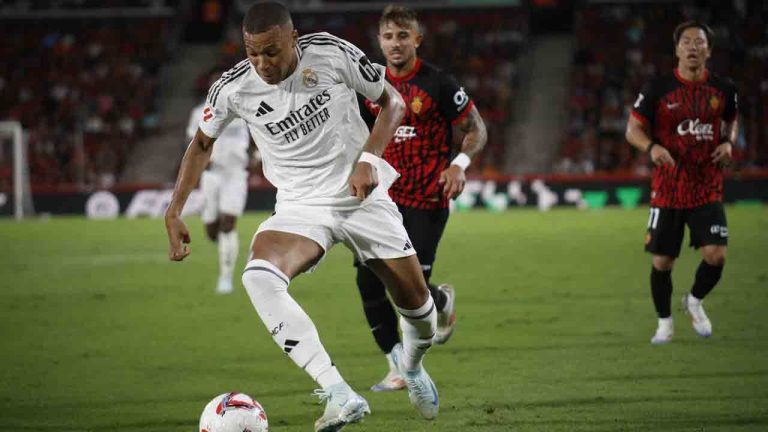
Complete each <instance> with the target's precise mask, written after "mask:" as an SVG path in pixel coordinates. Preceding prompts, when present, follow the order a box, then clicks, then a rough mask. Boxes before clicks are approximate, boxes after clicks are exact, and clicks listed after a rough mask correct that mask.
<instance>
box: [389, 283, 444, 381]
mask: <svg viewBox="0 0 768 432" xmlns="http://www.w3.org/2000/svg"><path fill="white" fill-rule="evenodd" d="M397 311H398V312H399V313H400V328H401V329H402V331H403V352H404V357H405V358H404V359H403V361H404V363H405V368H406V369H407V370H418V369H420V368H421V359H422V358H423V357H424V354H426V353H427V350H428V349H429V347H431V346H432V338H433V337H434V336H435V329H436V328H437V309H436V308H435V302H434V301H433V300H432V296H428V297H427V301H426V303H424V305H422V306H421V307H420V308H418V309H403V308H401V307H398V308H397Z"/></svg>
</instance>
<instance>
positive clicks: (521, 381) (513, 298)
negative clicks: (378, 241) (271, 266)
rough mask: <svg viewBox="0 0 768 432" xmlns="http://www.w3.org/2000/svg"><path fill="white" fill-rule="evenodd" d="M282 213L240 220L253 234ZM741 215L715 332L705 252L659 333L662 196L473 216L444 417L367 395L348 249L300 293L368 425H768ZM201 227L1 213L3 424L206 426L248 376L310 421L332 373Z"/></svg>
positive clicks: (368, 358) (767, 275)
mask: <svg viewBox="0 0 768 432" xmlns="http://www.w3.org/2000/svg"><path fill="white" fill-rule="evenodd" d="M266 216H267V215H266V214H249V215H247V216H246V217H244V218H243V219H242V220H240V222H239V232H240V239H241V246H243V250H245V248H246V247H247V245H248V242H249V241H250V237H251V234H252V232H253V231H254V230H255V228H256V227H257V226H258V223H259V222H260V221H261V220H262V219H263V218H265V217H266ZM728 218H729V231H730V233H731V239H730V241H731V245H730V249H729V251H728V264H727V266H726V270H725V273H724V277H723V279H722V281H721V283H720V285H719V286H718V287H717V288H716V289H715V291H714V292H713V293H712V295H711V297H710V298H708V299H707V302H706V304H705V305H706V307H707V311H708V313H709V315H710V317H711V319H712V321H713V324H714V335H713V337H712V338H711V339H709V340H702V339H699V338H698V337H697V336H696V335H695V334H694V332H693V330H692V329H691V327H690V323H689V322H688V319H687V317H686V316H685V315H683V314H682V313H681V312H679V311H678V310H677V306H678V305H679V300H680V297H681V296H682V294H683V293H684V292H686V291H687V290H688V289H689V288H690V285H691V282H692V278H693V273H694V271H695V268H696V265H697V263H698V262H699V259H700V258H699V255H698V253H697V252H695V251H693V250H691V249H688V248H686V249H685V250H684V251H683V254H682V256H681V258H680V260H679V261H678V263H677V267H676V270H675V272H674V282H675V291H674V305H675V312H674V317H675V319H676V322H675V330H676V335H675V339H674V341H673V343H672V344H670V345H667V346H661V347H654V346H651V345H650V344H649V339H650V337H651V335H652V333H653V330H654V328H655V317H654V313H653V307H652V303H651V300H650V293H649V291H650V289H649V287H648V279H649V269H650V258H649V256H648V255H646V254H644V253H643V251H642V246H643V239H644V235H645V224H646V221H647V210H634V211H627V210H621V209H607V210H602V211H586V212H580V211H576V210H554V211H552V212H549V213H538V212H536V211H533V210H512V211H508V212H504V213H488V212H484V211H473V212H469V213H457V214H454V215H453V216H452V217H451V220H450V222H449V225H448V229H447V231H446V234H445V237H444V239H443V242H442V244H441V246H440V250H439V252H438V260H437V265H436V269H435V275H434V280H435V281H436V282H444V281H450V282H452V283H453V284H455V286H456V288H457V299H458V301H457V308H458V309H457V310H458V327H457V330H456V333H455V334H454V336H453V339H451V341H450V342H449V343H448V344H447V345H445V346H439V347H434V348H433V349H432V351H430V353H429V354H428V356H427V358H426V363H425V364H426V366H427V368H428V370H429V371H430V374H431V375H432V377H433V378H434V379H435V381H436V383H437V386H438V388H439V390H440V397H441V412H440V416H439V417H438V419H437V420H436V421H434V422H427V421H424V420H422V419H420V418H419V417H418V414H417V413H416V411H415V410H414V409H412V407H411V406H410V405H409V403H408V398H407V394H406V393H405V392H399V393H395V394H374V393H371V392H370V391H368V390H367V389H368V387H369V386H370V385H372V384H373V383H374V382H376V381H377V380H378V379H379V378H381V377H382V376H383V374H384V372H385V363H384V359H383V356H381V355H380V354H379V353H378V351H377V348H376V345H375V344H374V342H373V339H372V337H371V336H370V331H369V329H368V328H367V326H366V324H365V319H364V317H363V313H362V309H361V307H360V300H359V297H358V294H357V290H356V288H355V286H354V274H353V269H352V266H351V262H352V258H351V254H350V253H349V252H348V251H347V250H346V249H345V248H344V247H343V246H337V247H336V248H334V249H333V251H332V252H331V253H330V254H329V256H328V257H326V259H325V260H324V262H323V263H322V265H321V266H320V268H319V270H318V271H317V272H316V273H315V274H312V275H304V276H301V277H299V278H298V279H296V280H295V281H294V283H293V284H292V286H291V292H292V293H293V295H294V296H295V297H296V299H297V300H298V301H299V302H300V303H301V304H302V305H303V306H304V308H305V309H306V311H307V312H308V313H309V315H310V316H311V317H312V318H313V320H314V322H315V323H316V325H317V327H318V329H319V331H320V335H321V338H322V340H323V342H324V344H325V346H326V348H327V349H328V351H329V352H330V354H331V356H332V358H333V359H334V361H335V362H336V364H337V365H338V367H339V369H340V370H341V372H342V374H343V375H344V376H345V377H346V378H347V380H348V381H349V382H350V383H351V384H352V385H353V387H355V388H356V389H358V390H359V391H360V392H361V393H362V394H363V396H364V397H366V398H367V399H368V401H369V402H370V405H371V408H372V410H373V415H372V416H370V417H368V418H367V419H366V420H365V422H364V423H362V424H360V425H354V426H350V427H348V428H347V430H349V431H350V432H352V431H361V432H362V431H370V432H377V431H387V432H391V431H394V432H400V431H440V432H448V431H617V430H625V431H633V430H642V431H647V430H681V431H715V430H719V431H745V430H754V431H765V430H768V210H766V207H749V208H747V207H742V208H739V207H730V208H728ZM187 222H188V225H189V226H190V229H191V230H192V235H193V243H192V245H191V246H192V251H193V252H192V255H191V256H190V257H189V258H188V259H187V260H186V261H185V262H183V263H171V262H169V261H167V259H166V248H167V246H166V237H165V231H164V227H163V223H162V221H160V220H146V219H144V220H116V221H86V220H84V219H80V218H53V219H50V220H47V221H27V222H22V223H16V222H13V221H10V220H3V221H0V245H2V248H1V249H0V286H1V287H2V288H1V289H0V352H1V353H2V354H1V355H0V431H57V432H66V431H126V432H127V431H137V432H138V431H194V430H196V427H197V421H198V416H199V414H200V412H201V411H202V408H203V406H204V405H205V403H206V402H207V401H208V400H209V399H211V398H212V397H213V396H215V395H216V394H219V393H223V392H225V391H230V390H239V391H243V392H246V393H249V394H251V395H253V396H254V397H255V398H257V399H258V400H259V401H260V402H261V403H262V404H263V405H264V407H265V409H266V410H267V414H268V415H269V419H270V426H271V430H272V431H277V432H279V431H311V430H312V424H313V422H314V419H315V418H316V417H318V416H319V415H320V414H321V412H322V406H320V405H317V399H315V398H313V397H312V396H311V392H312V390H313V389H314V388H315V385H314V383H313V382H312V381H311V380H310V379H309V378H308V377H307V376H306V375H305V374H304V373H303V372H302V371H301V370H299V369H298V368H296V367H295V366H294V365H293V363H292V362H291V361H290V360H289V359H288V358H287V357H286V356H285V355H284V354H283V353H282V352H281V350H280V349H278V347H277V346H275V344H274V343H273V342H272V340H271V338H270V337H269V334H268V333H267V331H266V329H265V328H264V327H263V325H262V323H261V321H260V320H259V318H258V316H257V315H256V313H255V311H253V309H252V307H251V304H250V302H249V300H248V298H247V295H246V294H245V292H244V290H243V289H242V287H241V286H240V287H239V288H238V290H237V291H236V293H235V294H234V295H231V296H226V297H220V296H216V295H214V293H213V289H214V284H215V280H216V271H217V270H216V266H217V261H216V249H215V246H214V245H213V244H210V243H208V242H207V241H206V240H205V239H204V236H203V229H202V226H201V223H200V221H199V219H197V218H189V219H188V221H187ZM244 255H245V253H244V252H243V253H241V256H240V263H241V264H242V263H244V260H245V257H244ZM238 268H241V266H240V264H239V265H238Z"/></svg>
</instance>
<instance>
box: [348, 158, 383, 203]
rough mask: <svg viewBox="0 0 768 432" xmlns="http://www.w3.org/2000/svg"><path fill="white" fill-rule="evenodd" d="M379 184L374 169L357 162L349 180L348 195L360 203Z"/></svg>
mask: <svg viewBox="0 0 768 432" xmlns="http://www.w3.org/2000/svg"><path fill="white" fill-rule="evenodd" d="M378 184H379V179H378V176H377V175H376V168H374V166H373V165H371V164H370V163H368V162H358V163H357V165H356V166H355V171H354V172H352V176H351V177H350V178H349V194H350V195H354V196H356V197H357V199H359V200H360V201H362V200H364V199H366V198H367V197H368V195H370V194H371V192H373V189H374V188H376V186H377V185H378Z"/></svg>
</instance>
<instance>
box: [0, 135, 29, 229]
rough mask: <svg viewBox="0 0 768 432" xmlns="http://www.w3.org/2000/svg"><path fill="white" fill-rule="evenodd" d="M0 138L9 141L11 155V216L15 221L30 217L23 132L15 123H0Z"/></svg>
mask: <svg viewBox="0 0 768 432" xmlns="http://www.w3.org/2000/svg"><path fill="white" fill-rule="evenodd" d="M0 137H2V139H3V141H5V140H6V139H7V138H10V139H11V145H10V152H11V154H12V155H13V161H12V163H13V165H12V168H11V171H12V172H13V175H12V183H13V191H12V195H13V199H12V205H13V215H14V217H15V218H16V220H21V219H24V218H25V217H30V216H32V215H33V213H34V209H33V207H32V195H31V190H30V186H29V159H28V155H27V143H26V141H25V140H24V130H23V129H22V127H21V123H19V122H17V121H0Z"/></svg>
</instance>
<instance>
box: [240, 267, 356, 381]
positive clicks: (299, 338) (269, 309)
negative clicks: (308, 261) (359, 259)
mask: <svg viewBox="0 0 768 432" xmlns="http://www.w3.org/2000/svg"><path fill="white" fill-rule="evenodd" d="M289 282H290V281H289V279H288V277H287V276H286V275H285V274H284V273H283V272H282V271H280V269H279V268H277V267H276V266H275V265H273V264H272V263H270V262H269V261H265V260H260V259H255V260H251V261H249V262H248V264H247V265H246V266H245V271H244V272H243V286H245V290H246V291H247V292H248V296H249V297H250V298H251V303H253V307H254V308H255V309H256V312H257V313H258V314H259V317H260V318H261V320H262V321H263V322H264V325H265V326H267V331H269V332H270V333H271V334H272V339H273V340H274V341H275V343H277V345H278V346H279V347H280V349H282V350H283V352H285V353H286V354H288V357H290V358H291V360H293V362H294V363H296V365H297V366H299V367H300V368H302V369H304V370H305V371H306V372H307V373H308V374H309V376H311V377H312V379H313V380H315V381H316V382H317V383H318V384H319V385H320V387H322V388H323V389H326V388H328V387H330V386H332V385H335V384H340V383H343V382H344V379H343V378H342V377H341V375H340V374H339V372H338V370H336V366H334V364H333V362H331V358H330V357H329V356H328V353H327V352H326V351H325V348H324V347H323V344H322V343H321V342H320V336H319V335H318V334H317V329H316V328H315V324H314V323H313V322H312V320H311V319H310V318H309V316H308V315H307V314H306V313H305V312H304V310H303V309H302V308H301V306H299V304H298V303H296V301H295V300H294V299H293V297H291V296H290V295H289V294H288V284H289Z"/></svg>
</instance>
